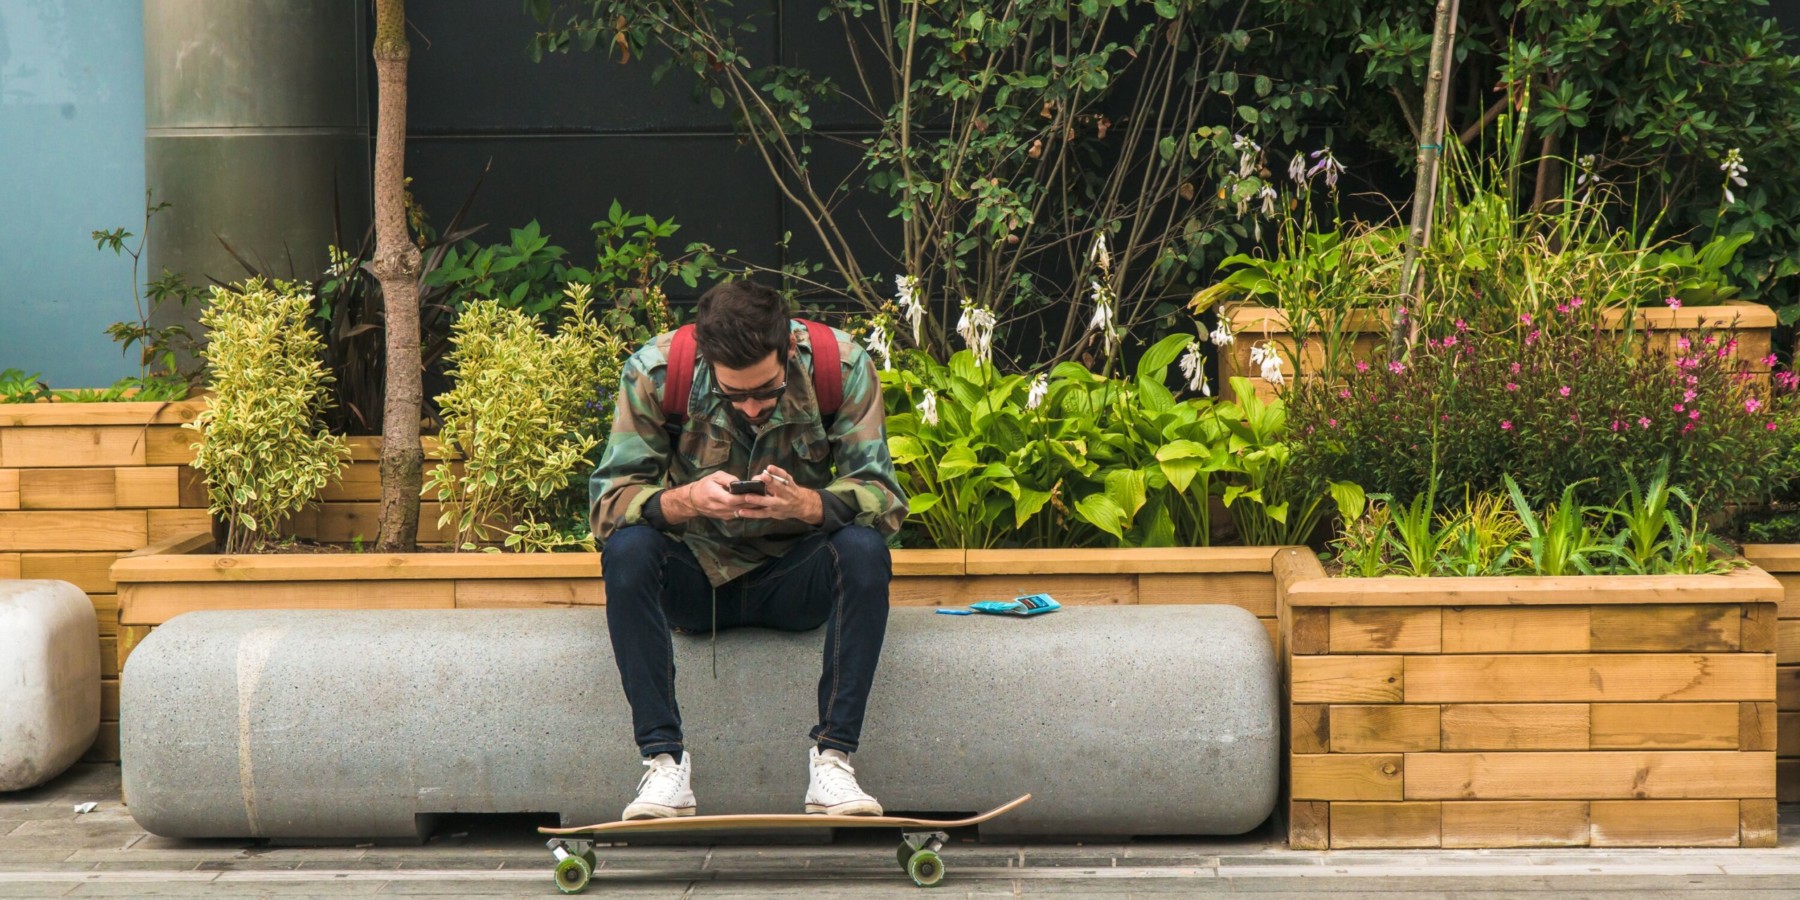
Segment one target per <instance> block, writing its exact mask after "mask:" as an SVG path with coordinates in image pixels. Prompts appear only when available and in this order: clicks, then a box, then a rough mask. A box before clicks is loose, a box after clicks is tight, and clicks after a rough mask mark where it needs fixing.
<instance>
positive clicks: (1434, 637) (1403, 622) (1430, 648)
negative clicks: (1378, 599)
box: [1330, 607, 1443, 653]
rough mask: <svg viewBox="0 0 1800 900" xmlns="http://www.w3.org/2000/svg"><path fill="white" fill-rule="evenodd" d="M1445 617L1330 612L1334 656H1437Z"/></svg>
mask: <svg viewBox="0 0 1800 900" xmlns="http://www.w3.org/2000/svg"><path fill="white" fill-rule="evenodd" d="M1442 622H1443V615H1442V613H1441V612H1440V611H1438V610H1436V609H1417V608H1415V609H1382V608H1379V607H1377V608H1352V609H1334V610H1331V626H1330V627H1331V652H1333V653H1437V652H1438V651H1439V650H1440V649H1442V647H1443V631H1442Z"/></svg>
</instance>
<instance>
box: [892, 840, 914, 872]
mask: <svg viewBox="0 0 1800 900" xmlns="http://www.w3.org/2000/svg"><path fill="white" fill-rule="evenodd" d="M913 853H914V851H913V848H912V847H911V846H910V845H907V844H901V845H900V849H899V850H896V851H895V852H894V855H895V856H896V857H898V858H899V860H900V870H901V871H906V867H907V866H908V865H909V864H910V863H911V862H912V855H913Z"/></svg>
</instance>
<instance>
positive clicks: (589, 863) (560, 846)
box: [544, 838, 600, 894]
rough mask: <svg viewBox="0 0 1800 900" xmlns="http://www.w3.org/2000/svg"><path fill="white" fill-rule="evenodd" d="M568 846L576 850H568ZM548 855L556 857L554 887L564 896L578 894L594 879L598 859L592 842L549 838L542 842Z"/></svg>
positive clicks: (598, 862)
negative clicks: (547, 850)
mask: <svg viewBox="0 0 1800 900" xmlns="http://www.w3.org/2000/svg"><path fill="white" fill-rule="evenodd" d="M570 845H574V846H575V847H576V848H577V849H575V850H570V849H569V847H570ZM544 846H545V847H547V848H549V850H550V855H552V856H554V857H556V886H557V888H559V889H561V890H562V892H563V893H565V894H573V893H577V892H579V891H580V890H581V889H582V888H585V887H587V884H588V879H590V878H592V877H594V869H596V868H598V867H599V864H600V858H599V856H597V855H596V854H595V853H594V842H593V841H581V840H568V839H564V838H551V839H550V840H547V841H545V842H544Z"/></svg>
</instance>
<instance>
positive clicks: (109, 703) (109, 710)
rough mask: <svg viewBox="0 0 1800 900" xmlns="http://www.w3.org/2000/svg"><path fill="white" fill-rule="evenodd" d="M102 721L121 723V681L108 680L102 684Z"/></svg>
mask: <svg viewBox="0 0 1800 900" xmlns="http://www.w3.org/2000/svg"><path fill="white" fill-rule="evenodd" d="M100 721H102V722H117V721H119V680H118V679H117V678H108V679H105V680H103V681H101V682H100Z"/></svg>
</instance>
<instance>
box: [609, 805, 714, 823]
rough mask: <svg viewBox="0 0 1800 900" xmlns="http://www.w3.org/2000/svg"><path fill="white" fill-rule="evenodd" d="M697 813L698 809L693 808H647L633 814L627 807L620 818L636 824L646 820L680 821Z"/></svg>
mask: <svg viewBox="0 0 1800 900" xmlns="http://www.w3.org/2000/svg"><path fill="white" fill-rule="evenodd" d="M696 811H697V808H696V807H692V806H679V807H678V806H647V807H642V808H640V809H638V810H637V811H636V812H633V811H632V810H631V809H630V808H629V807H627V808H626V810H625V813H624V815H622V816H620V817H619V818H620V820H621V821H625V822H636V821H641V820H644V819H679V818H682V817H683V816H691V815H694V814H695V813H696Z"/></svg>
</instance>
